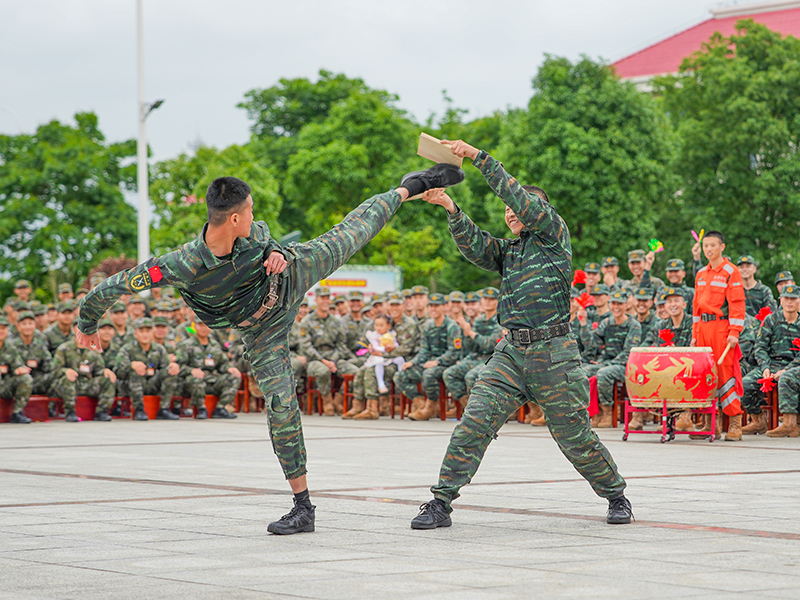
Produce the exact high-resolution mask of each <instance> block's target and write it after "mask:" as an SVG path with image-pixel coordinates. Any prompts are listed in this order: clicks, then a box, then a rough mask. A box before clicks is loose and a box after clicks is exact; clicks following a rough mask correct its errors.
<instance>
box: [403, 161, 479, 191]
mask: <svg viewBox="0 0 800 600" xmlns="http://www.w3.org/2000/svg"><path fill="white" fill-rule="evenodd" d="M462 181H464V171H462V170H461V169H460V168H459V167H457V166H455V165H450V164H447V163H440V164H438V165H434V166H432V167H431V168H430V169H428V170H427V171H414V172H413V173H408V174H407V175H404V176H403V179H402V180H401V181H400V187H404V188H406V189H407V190H408V195H409V196H416V195H417V194H421V193H422V192H425V191H427V190H430V189H433V188H443V187H450V186H452V185H456V184H457V183H461V182H462Z"/></svg>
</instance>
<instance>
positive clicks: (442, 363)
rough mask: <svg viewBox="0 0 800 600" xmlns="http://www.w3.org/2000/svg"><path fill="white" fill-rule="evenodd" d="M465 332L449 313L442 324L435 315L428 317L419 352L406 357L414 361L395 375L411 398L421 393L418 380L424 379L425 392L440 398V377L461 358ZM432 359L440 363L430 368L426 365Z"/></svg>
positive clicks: (396, 383) (399, 386) (400, 387)
mask: <svg viewBox="0 0 800 600" xmlns="http://www.w3.org/2000/svg"><path fill="white" fill-rule="evenodd" d="M463 336H464V334H463V333H462V331H461V327H459V326H458V324H457V323H456V322H455V321H454V320H453V319H451V318H450V317H447V316H445V318H444V321H442V324H441V325H439V326H438V327H437V326H436V324H435V323H434V322H433V319H428V320H427V321H426V323H425V325H424V326H423V329H422V335H421V345H420V349H419V352H418V353H417V355H416V356H414V357H412V358H407V359H406V360H407V361H409V362H412V363H414V365H413V366H411V367H408V368H407V369H405V370H403V371H398V372H397V373H395V375H394V378H393V379H394V384H395V386H396V387H397V389H399V390H400V391H401V392H403V394H405V395H406V396H407V397H408V398H416V397H417V396H419V392H418V391H417V383H419V382H422V393H423V394H425V395H426V396H427V397H428V400H432V401H437V400H438V399H439V380H440V379H441V378H442V375H443V374H444V371H445V369H446V368H447V367H449V366H451V365H454V364H455V363H456V361H458V359H459V358H461V344H462V341H463ZM429 360H435V361H438V363H439V364H438V365H437V366H435V367H430V368H429V369H426V368H425V367H424V366H423V365H424V364H425V363H426V362H428V361H429Z"/></svg>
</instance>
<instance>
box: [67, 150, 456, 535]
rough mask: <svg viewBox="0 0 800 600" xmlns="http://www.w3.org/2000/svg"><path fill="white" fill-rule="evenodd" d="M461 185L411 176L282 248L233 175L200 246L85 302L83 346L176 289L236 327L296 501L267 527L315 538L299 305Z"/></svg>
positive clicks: (211, 193) (213, 206)
mask: <svg viewBox="0 0 800 600" xmlns="http://www.w3.org/2000/svg"><path fill="white" fill-rule="evenodd" d="M463 179H464V172H463V171H462V170H461V169H459V168H456V167H453V166H452V165H437V166H434V167H432V168H431V169H428V170H427V171H423V172H418V173H411V174H408V175H406V176H405V177H404V178H403V181H402V182H401V186H400V187H399V188H397V189H396V190H392V191H389V192H385V193H383V194H379V195H377V196H374V197H372V198H370V199H369V200H366V201H364V202H363V203H362V204H361V205H360V206H359V207H357V208H356V209H355V210H353V211H352V212H351V213H350V214H348V215H347V216H346V217H345V219H344V220H343V221H342V222H341V223H340V224H338V225H336V226H334V227H333V229H331V230H330V231H329V232H327V233H324V234H323V235H321V236H320V237H318V238H316V239H313V240H310V241H308V242H305V243H302V244H290V245H289V246H288V247H287V248H285V249H281V248H280V246H279V245H278V244H277V243H276V242H274V240H272V239H271V238H270V235H269V228H268V227H267V225H266V223H263V222H256V223H253V198H252V196H251V195H250V187H249V186H248V185H247V184H246V183H245V182H243V181H241V180H239V179H236V178H235V177H222V178H219V179H216V180H214V181H213V182H212V183H211V185H210V186H209V190H208V193H207V194H206V206H207V208H208V213H209V215H208V216H209V222H208V223H207V224H206V225H205V226H204V227H203V230H202V232H201V233H200V235H199V236H198V237H197V238H196V239H195V240H193V241H191V242H189V243H187V244H185V245H184V246H183V247H182V248H181V249H180V250H177V251H175V252H172V253H170V254H167V255H165V256H161V257H158V258H152V259H150V260H148V261H147V262H145V263H143V264H141V265H138V266H136V267H134V268H133V269H129V270H128V271H123V272H121V273H117V274H116V275H113V276H112V277H109V278H108V279H106V280H105V281H104V282H103V283H101V284H100V285H98V286H97V287H96V288H95V289H94V290H93V291H92V292H91V293H89V295H87V296H86V298H84V300H83V302H82V304H81V312H80V317H79V319H80V331H81V333H80V334H79V341H80V342H81V344H83V345H84V346H87V347H95V348H96V347H97V346H98V345H99V339H98V338H97V335H96V327H97V321H98V320H99V319H100V317H101V316H102V314H103V313H104V312H105V310H106V309H107V308H108V307H109V306H110V305H111V303H112V302H113V301H114V300H115V299H116V298H118V297H119V296H120V295H122V294H125V293H130V292H138V291H142V290H145V289H149V288H152V287H164V286H172V287H174V288H176V289H177V290H178V292H179V293H180V294H181V296H182V297H183V299H184V300H185V301H186V303H187V305H189V307H191V308H192V309H193V310H194V311H195V313H197V316H198V317H199V318H200V319H201V320H202V321H203V322H205V323H207V324H208V325H210V326H213V327H215V328H224V327H231V326H232V327H235V328H236V329H238V330H239V331H240V332H241V334H242V337H243V339H244V342H245V345H246V346H247V351H246V352H245V358H247V359H248V360H249V361H250V364H251V365H252V367H253V371H254V373H255V375H256V378H257V379H258V385H259V388H260V389H261V390H262V392H264V396H265V398H266V402H265V404H266V408H267V421H268V424H269V428H270V437H271V439H272V446H273V449H274V450H275V453H276V454H277V456H278V460H279V461H280V464H281V467H282V469H283V472H284V475H285V477H286V479H287V480H288V481H289V485H290V487H291V488H292V491H293V492H294V494H295V499H294V508H293V509H292V510H291V511H290V512H289V513H288V514H286V515H284V516H283V517H282V518H281V519H280V520H279V521H276V522H274V523H270V525H269V526H268V530H269V531H271V532H273V533H278V534H292V533H298V532H301V531H313V530H314V507H313V506H312V504H311V501H310V499H309V494H308V484H307V481H306V472H307V471H306V450H305V443H304V441H303V429H302V424H301V421H300V407H299V405H298V402H297V396H296V393H295V386H294V374H293V373H292V369H291V366H290V362H289V348H288V339H287V338H288V334H289V328H290V327H291V325H292V323H293V321H294V318H295V315H296V314H297V311H298V308H299V305H300V302H301V301H302V300H303V298H304V296H305V294H306V292H307V291H308V290H309V289H310V288H311V286H313V285H315V284H316V283H317V282H318V281H320V280H321V279H323V278H325V277H327V276H328V275H330V274H331V273H333V271H335V270H336V269H338V268H339V267H341V266H342V265H343V264H344V263H346V262H347V261H348V260H349V259H350V258H351V257H352V256H353V255H354V254H355V253H356V252H357V251H358V250H360V249H361V248H363V247H364V246H365V245H366V244H367V243H368V242H369V241H370V240H371V239H372V238H373V237H375V235H377V233H378V232H379V231H380V230H381V229H382V228H383V226H384V225H386V223H387V222H388V221H389V219H390V218H391V217H392V215H394V213H395V212H396V211H397V209H398V208H399V207H400V204H401V203H402V202H403V201H404V200H407V199H408V198H409V197H410V196H414V195H416V194H419V193H422V192H424V191H426V190H428V189H430V188H433V187H444V186H449V185H455V184H457V183H459V182H461V181H462V180H463ZM281 253H283V255H282V254H281ZM284 256H285V258H284ZM287 265H288V266H287ZM265 267H266V268H265ZM283 269H285V270H283ZM277 271H282V273H280V274H278V273H277Z"/></svg>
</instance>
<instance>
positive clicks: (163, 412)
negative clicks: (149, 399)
mask: <svg viewBox="0 0 800 600" xmlns="http://www.w3.org/2000/svg"><path fill="white" fill-rule="evenodd" d="M156 419H167V420H168V421H174V420H175V419H180V417H179V416H178V415H176V414H174V413H173V412H172V411H171V410H169V409H167V408H159V409H158V414H157V415H156Z"/></svg>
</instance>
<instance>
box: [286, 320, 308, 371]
mask: <svg viewBox="0 0 800 600" xmlns="http://www.w3.org/2000/svg"><path fill="white" fill-rule="evenodd" d="M301 338H302V336H301V335H300V323H298V322H297V321H295V322H294V323H292V327H291V329H289V354H290V355H291V362H292V373H294V380H295V384H296V385H297V386H299V385H300V384H301V383H302V381H303V379H304V378H305V376H306V364H305V363H304V362H303V361H301V360H300V359H299V358H298V357H299V356H302V354H301V352H300V340H301Z"/></svg>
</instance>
